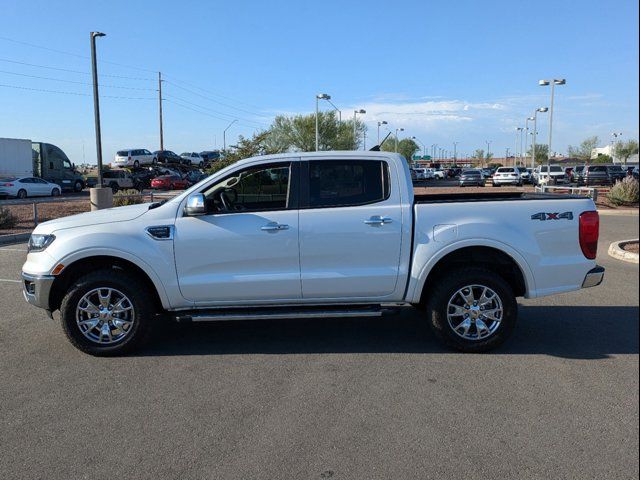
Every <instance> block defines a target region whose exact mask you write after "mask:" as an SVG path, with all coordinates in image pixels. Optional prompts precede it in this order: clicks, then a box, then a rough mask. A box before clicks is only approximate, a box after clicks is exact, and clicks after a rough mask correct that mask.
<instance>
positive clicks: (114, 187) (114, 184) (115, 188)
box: [109, 182, 118, 193]
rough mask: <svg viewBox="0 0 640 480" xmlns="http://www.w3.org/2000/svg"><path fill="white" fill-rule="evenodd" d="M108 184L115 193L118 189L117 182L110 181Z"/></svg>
mask: <svg viewBox="0 0 640 480" xmlns="http://www.w3.org/2000/svg"><path fill="white" fill-rule="evenodd" d="M109 186H110V187H111V191H112V192H113V193H116V192H117V191H118V184H117V183H115V182H112V183H110V184H109Z"/></svg>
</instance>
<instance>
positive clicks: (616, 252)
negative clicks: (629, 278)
mask: <svg viewBox="0 0 640 480" xmlns="http://www.w3.org/2000/svg"><path fill="white" fill-rule="evenodd" d="M637 241H638V239H637V238H635V239H631V240H620V241H617V242H613V243H612V244H611V245H609V256H610V257H613V258H617V259H618V260H622V261H623V262H630V263H638V254H637V253H633V252H627V251H625V250H623V249H622V247H623V246H624V245H625V244H627V243H631V242H637Z"/></svg>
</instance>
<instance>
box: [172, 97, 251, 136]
mask: <svg viewBox="0 0 640 480" xmlns="http://www.w3.org/2000/svg"><path fill="white" fill-rule="evenodd" d="M163 101H165V102H169V103H172V104H173V105H177V106H179V107H182V108H184V109H186V110H191V111H192V112H196V113H199V114H201V115H207V116H208V117H212V118H215V119H217V120H222V121H224V122H226V121H228V120H229V119H228V118H222V117H218V116H217V115H212V114H211V113H208V112H203V111H201V110H197V109H195V108H191V107H188V106H187V105H182V104H181V103H179V102H176V101H175V100H169V99H166V98H163ZM237 125H240V126H242V127H246V128H251V129H255V128H258V127H256V126H255V125H253V126H252V125H245V124H243V123H240V122H238V123H237Z"/></svg>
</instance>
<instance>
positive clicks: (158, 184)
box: [151, 175, 190, 190]
mask: <svg viewBox="0 0 640 480" xmlns="http://www.w3.org/2000/svg"><path fill="white" fill-rule="evenodd" d="M189 186H190V185H189V181H188V180H185V179H184V178H182V177H181V176H180V175H161V176H159V177H156V178H154V179H153V180H151V188H158V189H161V190H184V189H185V188H189Z"/></svg>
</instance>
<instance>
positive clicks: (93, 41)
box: [91, 32, 105, 187]
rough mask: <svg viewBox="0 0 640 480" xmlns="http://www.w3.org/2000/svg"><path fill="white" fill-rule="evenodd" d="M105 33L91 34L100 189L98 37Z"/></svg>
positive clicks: (100, 148) (100, 142)
mask: <svg viewBox="0 0 640 480" xmlns="http://www.w3.org/2000/svg"><path fill="white" fill-rule="evenodd" d="M104 36H105V34H104V33H100V32H91V73H92V75H93V114H94V119H95V125H96V155H97V161H98V187H102V134H101V132H100V99H99V97H98V65H97V62H98V60H97V58H96V37H104Z"/></svg>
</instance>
